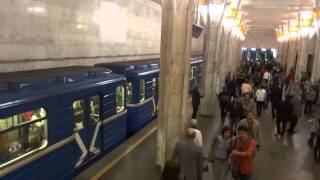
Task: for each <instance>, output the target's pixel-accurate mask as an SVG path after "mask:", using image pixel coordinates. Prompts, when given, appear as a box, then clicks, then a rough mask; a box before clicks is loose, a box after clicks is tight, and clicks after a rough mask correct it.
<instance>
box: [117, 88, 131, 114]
mask: <svg viewBox="0 0 320 180" xmlns="http://www.w3.org/2000/svg"><path fill="white" fill-rule="evenodd" d="M131 88H132V87H131ZM131 96H132V95H131ZM124 98H125V89H124V86H118V87H117V94H116V103H117V104H116V113H120V112H122V111H123V110H124Z"/></svg>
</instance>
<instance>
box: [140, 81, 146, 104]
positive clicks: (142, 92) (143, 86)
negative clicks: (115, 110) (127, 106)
mask: <svg viewBox="0 0 320 180" xmlns="http://www.w3.org/2000/svg"><path fill="white" fill-rule="evenodd" d="M145 98H146V81H145V80H143V79H141V80H140V102H143V101H144V100H145Z"/></svg>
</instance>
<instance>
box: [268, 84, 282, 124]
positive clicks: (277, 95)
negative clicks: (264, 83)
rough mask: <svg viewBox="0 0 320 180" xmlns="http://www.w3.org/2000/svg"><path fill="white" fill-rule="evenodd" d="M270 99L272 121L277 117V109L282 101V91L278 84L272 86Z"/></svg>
mask: <svg viewBox="0 0 320 180" xmlns="http://www.w3.org/2000/svg"><path fill="white" fill-rule="evenodd" d="M270 99H271V111H272V119H275V118H276V117H277V108H278V106H279V104H280V103H281V99H282V90H281V88H280V87H279V86H278V84H272V87H271V94H270Z"/></svg>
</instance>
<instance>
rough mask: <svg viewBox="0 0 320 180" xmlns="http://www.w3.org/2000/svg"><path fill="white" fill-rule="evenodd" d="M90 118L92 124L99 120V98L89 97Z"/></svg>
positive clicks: (97, 96)
mask: <svg viewBox="0 0 320 180" xmlns="http://www.w3.org/2000/svg"><path fill="white" fill-rule="evenodd" d="M90 118H91V120H92V121H93V122H98V121H99V120H100V96H99V95H96V96H92V97H90Z"/></svg>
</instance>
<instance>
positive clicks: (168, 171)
mask: <svg viewBox="0 0 320 180" xmlns="http://www.w3.org/2000/svg"><path fill="white" fill-rule="evenodd" d="M319 89H320V80H319V81H317V82H312V81H310V79H308V78H307V76H306V75H303V77H302V79H301V80H300V81H296V80H294V72H293V70H292V69H291V70H290V71H289V73H288V74H286V69H285V68H283V66H282V65H280V64H278V63H276V62H268V63H264V62H253V61H244V62H243V63H242V65H241V68H240V70H239V72H238V74H236V75H233V76H231V73H228V74H227V76H226V78H225V87H224V88H223V90H222V91H221V93H220V94H219V95H218V98H219V104H220V117H221V124H223V126H222V127H223V128H222V130H221V133H220V134H219V135H217V136H215V137H214V138H213V140H212V144H211V148H210V152H209V154H208V155H207V156H206V155H204V154H203V150H202V147H203V138H202V133H201V131H200V130H199V127H198V124H197V120H196V118H197V114H198V106H199V104H200V98H202V96H201V95H200V92H199V90H198V88H196V89H194V90H193V91H192V99H193V100H192V105H193V114H192V120H191V121H190V125H189V126H188V127H187V129H186V138H185V139H182V140H180V141H178V142H177V143H176V145H175V149H174V152H173V156H172V159H171V160H170V161H168V162H167V163H166V164H165V167H164V170H163V173H162V176H161V180H202V173H203V171H204V170H207V169H208V167H207V165H208V163H211V169H212V176H213V179H214V180H226V179H227V176H228V174H229V172H231V175H232V177H233V178H234V179H235V180H250V179H251V176H252V173H253V160H254V157H255V153H256V151H259V150H261V138H260V132H261V130H260V122H259V120H258V119H256V117H257V118H259V117H260V116H261V115H262V114H263V113H266V112H265V110H266V109H268V108H269V105H270V104H271V109H270V110H271V115H272V121H275V122H276V123H275V126H276V129H277V131H276V132H275V134H274V135H275V136H277V137H279V138H282V137H284V136H285V134H288V135H289V136H293V135H294V134H295V133H296V126H297V124H298V123H299V119H300V117H301V116H302V114H303V113H304V115H305V116H307V117H308V116H309V117H310V118H311V119H310V120H309V121H310V123H311V131H310V138H309V140H308V144H309V146H310V147H311V148H313V149H314V160H315V161H317V162H319V161H320V113H315V112H314V111H313V105H314V104H315V103H317V100H318V96H319ZM303 105H304V111H303V110H302V109H303Z"/></svg>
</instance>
